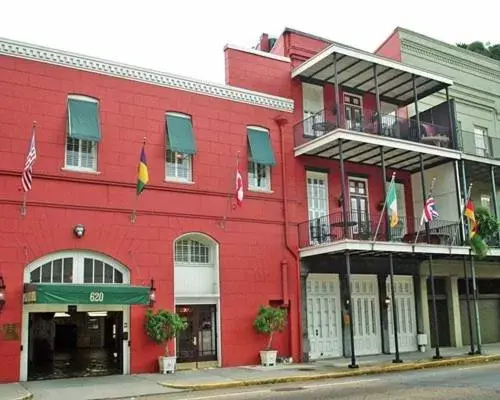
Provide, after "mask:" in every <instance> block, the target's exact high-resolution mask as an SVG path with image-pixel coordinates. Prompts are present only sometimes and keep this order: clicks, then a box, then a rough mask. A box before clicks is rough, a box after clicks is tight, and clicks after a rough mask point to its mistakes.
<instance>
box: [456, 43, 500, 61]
mask: <svg viewBox="0 0 500 400" xmlns="http://www.w3.org/2000/svg"><path fill="white" fill-rule="evenodd" d="M457 47H460V48H462V49H465V50H469V51H472V52H474V53H478V54H481V55H483V56H485V57H489V58H492V59H494V60H499V61H500V43H497V44H493V45H492V44H491V43H489V42H486V43H483V42H480V41H478V40H476V41H474V42H472V43H469V44H467V43H457Z"/></svg>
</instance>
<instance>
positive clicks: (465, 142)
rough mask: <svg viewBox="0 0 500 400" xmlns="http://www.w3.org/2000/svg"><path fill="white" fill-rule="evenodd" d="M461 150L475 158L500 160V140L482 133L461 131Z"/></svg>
mask: <svg viewBox="0 0 500 400" xmlns="http://www.w3.org/2000/svg"><path fill="white" fill-rule="evenodd" d="M458 138H459V149H460V150H462V151H463V152H464V153H467V154H473V155H475V156H480V157H487V158H496V159H500V138H495V137H491V136H487V135H483V134H480V133H474V132H468V131H461V132H460V133H459V135H458Z"/></svg>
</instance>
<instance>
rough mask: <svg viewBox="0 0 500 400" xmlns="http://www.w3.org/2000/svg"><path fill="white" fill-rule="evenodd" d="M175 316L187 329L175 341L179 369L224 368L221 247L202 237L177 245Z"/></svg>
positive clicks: (182, 239)
mask: <svg viewBox="0 0 500 400" xmlns="http://www.w3.org/2000/svg"><path fill="white" fill-rule="evenodd" d="M174 282H175V283H174V295H175V308H176V312H177V313H178V314H180V315H182V316H183V317H185V318H186V319H187V322H188V328H187V329H186V330H185V331H183V332H181V333H180V334H179V337H178V338H177V340H176V354H177V362H178V364H177V365H178V367H179V368H180V369H183V368H192V367H209V366H220V365H221V351H220V346H221V341H220V290H219V246H218V243H217V242H216V241H215V240H213V239H212V238H210V237H209V236H207V235H204V234H202V233H195V232H194V233H188V234H185V235H182V236H180V237H179V238H177V239H176V240H175V241H174Z"/></svg>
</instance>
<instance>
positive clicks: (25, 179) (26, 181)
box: [21, 127, 36, 192]
mask: <svg viewBox="0 0 500 400" xmlns="http://www.w3.org/2000/svg"><path fill="white" fill-rule="evenodd" d="M32 132H33V133H32V135H31V143H30V148H29V151H28V155H27V156H26V163H25V164H24V171H23V175H22V177H21V183H22V185H23V190H24V191H25V192H28V191H29V190H31V182H32V175H31V174H32V172H33V164H34V163H35V160H36V147H35V127H33V131H32Z"/></svg>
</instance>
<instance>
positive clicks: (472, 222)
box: [464, 199, 477, 239]
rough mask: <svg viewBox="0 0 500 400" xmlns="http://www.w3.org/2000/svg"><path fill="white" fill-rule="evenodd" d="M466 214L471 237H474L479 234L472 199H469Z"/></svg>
mask: <svg viewBox="0 0 500 400" xmlns="http://www.w3.org/2000/svg"><path fill="white" fill-rule="evenodd" d="M464 215H465V216H466V217H467V219H468V220H469V238H470V239H472V238H473V237H474V235H476V234H477V222H476V212H475V210H474V203H473V202H472V200H471V199H469V200H467V204H466V206H465V211H464Z"/></svg>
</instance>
